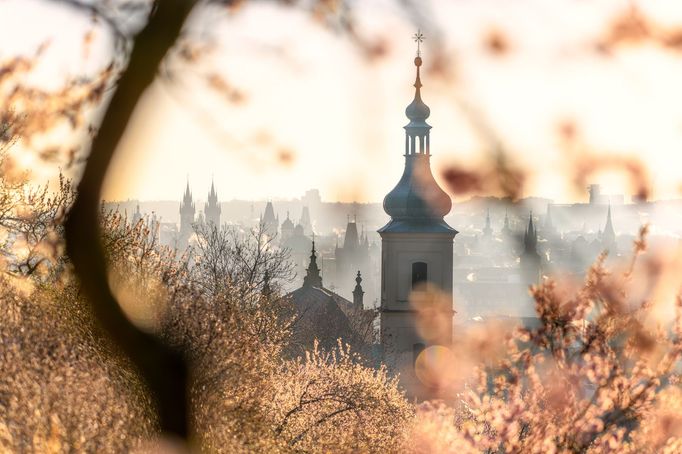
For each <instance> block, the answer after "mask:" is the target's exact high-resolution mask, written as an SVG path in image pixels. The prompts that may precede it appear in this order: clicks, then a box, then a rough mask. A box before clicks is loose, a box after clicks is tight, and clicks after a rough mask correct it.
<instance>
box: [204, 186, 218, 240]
mask: <svg viewBox="0 0 682 454" xmlns="http://www.w3.org/2000/svg"><path fill="white" fill-rule="evenodd" d="M204 217H205V218H206V224H213V225H214V226H216V228H220V203H218V193H217V192H216V190H215V185H214V184H213V181H211V190H210V191H209V192H208V202H206V207H205V208H204Z"/></svg>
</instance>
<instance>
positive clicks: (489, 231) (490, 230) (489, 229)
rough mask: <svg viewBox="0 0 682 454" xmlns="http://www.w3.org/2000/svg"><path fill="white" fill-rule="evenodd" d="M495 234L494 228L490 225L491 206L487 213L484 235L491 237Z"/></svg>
mask: <svg viewBox="0 0 682 454" xmlns="http://www.w3.org/2000/svg"><path fill="white" fill-rule="evenodd" d="M492 236H493V228H492V227H491V226H490V208H488V211H487V212H486V215H485V227H483V237H484V238H491V237H492Z"/></svg>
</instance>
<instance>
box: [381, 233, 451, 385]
mask: <svg viewBox="0 0 682 454" xmlns="http://www.w3.org/2000/svg"><path fill="white" fill-rule="evenodd" d="M381 237H382V258H381V260H382V266H381V269H382V277H381V281H382V284H381V309H380V311H381V315H380V318H381V345H382V349H383V357H384V358H383V359H384V363H385V364H386V365H387V367H388V368H389V369H390V370H391V371H392V372H394V373H400V377H401V385H403V386H404V387H405V389H406V391H407V392H408V393H409V394H411V395H414V396H420V395H424V394H427V391H428V390H425V389H423V387H422V385H421V383H420V381H419V380H418V378H417V376H416V374H415V371H414V361H415V359H416V357H417V356H418V354H419V352H420V351H421V350H423V349H424V348H427V347H429V346H431V345H448V344H450V342H451V341H452V316H453V311H452V262H453V238H454V234H453V233H442V234H434V233H428V234H427V233H416V232H415V233H386V232H384V233H382V234H381ZM417 262H422V263H426V266H427V268H426V269H427V276H426V281H425V283H426V284H428V285H430V286H433V287H434V288H436V289H437V290H438V291H439V294H440V297H441V298H442V300H440V304H443V303H444V304H445V306H446V307H440V308H439V310H438V317H440V318H441V319H440V320H439V323H438V324H439V326H440V327H442V331H439V332H440V333H441V335H437V333H433V332H431V333H424V334H426V337H431V336H436V337H435V338H434V337H431V338H430V339H427V338H425V336H423V335H422V334H420V331H419V326H418V320H419V319H420V312H419V311H418V310H417V308H415V307H414V305H413V304H412V303H411V301H410V295H411V294H412V292H413V290H414V291H420V289H423V287H422V286H421V285H416V286H415V287H414V289H413V285H412V282H413V264H414V263H417ZM422 285H423V284H422Z"/></svg>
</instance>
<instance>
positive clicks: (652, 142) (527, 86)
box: [0, 0, 682, 201]
mask: <svg viewBox="0 0 682 454" xmlns="http://www.w3.org/2000/svg"><path fill="white" fill-rule="evenodd" d="M428 3H429V7H430V11H429V8H426V9H425V11H429V15H428V17H427V18H425V19H422V20H421V22H422V23H420V24H415V23H414V21H413V20H412V18H408V17H407V16H406V14H405V12H404V11H399V10H396V9H395V6H393V5H392V4H388V3H387V2H382V1H378V0H377V1H373V2H362V3H361V4H358V5H357V6H356V8H357V11H356V12H355V15H356V17H357V21H358V33H359V34H360V35H362V36H365V37H366V38H367V39H368V40H372V42H376V43H380V44H381V46H383V48H384V49H385V52H380V53H379V55H377V56H375V57H368V56H367V55H366V54H365V53H364V50H362V49H360V47H359V45H358V44H356V43H354V42H353V41H352V40H351V39H350V38H349V37H348V36H347V35H346V34H344V33H341V32H338V33H336V32H334V31H332V30H330V28H329V27H326V26H323V25H322V24H320V23H319V22H318V21H316V20H315V19H314V18H313V17H312V16H311V15H310V14H308V13H306V12H302V11H297V10H293V9H286V8H284V7H280V6H277V5H275V4H271V3H262V4H261V3H253V4H252V3H248V4H246V5H244V6H243V7H240V8H238V9H237V10H235V11H234V12H232V13H229V14H228V13H225V14H224V16H223V17H218V18H216V17H212V18H211V19H210V20H207V19H206V17H203V16H205V15H202V14H201V13H197V14H196V16H197V17H195V23H196V24H195V26H196V27H213V28H212V29H211V34H212V37H213V38H215V44H214V45H213V46H212V47H211V49H210V50H209V51H208V52H207V57H206V58H207V60H206V61H207V62H210V64H206V62H204V64H197V65H196V67H192V68H185V69H187V70H185V71H182V74H181V75H180V77H178V78H177V79H176V80H174V81H172V82H171V81H168V80H160V81H157V83H155V84H154V86H153V87H152V89H150V90H149V91H148V93H147V94H146V96H145V97H144V99H143V102H142V103H141V104H140V105H139V107H138V110H137V112H136V115H135V116H134V118H133V119H132V122H131V123H130V125H129V128H128V131H127V133H126V135H125V138H124V140H123V141H122V143H121V145H120V147H119V150H118V152H117V155H116V156H115V162H114V164H113V166H112V168H111V170H110V172H109V176H108V179H107V184H106V189H105V192H104V198H106V199H108V200H125V199H142V200H179V199H180V197H181V194H182V191H183V189H184V186H185V182H186V180H187V179H189V182H190V185H191V187H192V189H193V191H195V193H196V194H198V195H199V197H200V198H203V197H205V194H206V193H207V191H208V188H209V186H210V181H211V178H213V179H214V181H215V183H216V187H217V190H218V193H219V196H220V198H221V199H222V200H230V199H249V200H263V199H280V198H294V197H300V196H301V195H302V194H303V193H304V191H305V190H307V189H310V188H319V189H320V191H321V194H322V199H323V200H328V201H335V200H340V201H351V200H356V201H380V200H381V199H382V198H383V196H384V195H385V194H386V193H387V191H388V190H390V189H391V188H392V186H393V185H394V183H395V181H396V179H397V178H398V177H399V175H400V173H401V169H402V165H403V160H402V154H403V144H404V133H403V131H402V126H404V124H405V123H406V118H405V114H404V109H405V106H406V105H407V104H408V103H409V102H410V100H411V98H412V93H413V88H412V84H413V81H414V66H413V64H412V59H413V57H414V52H415V48H414V43H413V42H412V40H411V35H412V34H413V33H414V31H415V29H416V28H417V26H419V27H421V29H422V31H423V33H424V34H425V36H426V41H425V43H424V46H423V57H424V61H425V68H426V71H425V74H424V75H423V78H422V81H423V83H424V88H423V97H424V100H425V101H426V102H427V103H428V104H429V106H430V107H431V116H430V118H429V123H430V124H431V125H432V126H433V131H432V142H431V143H432V153H433V168H434V173H435V174H436V177H437V178H438V179H440V178H441V176H440V171H441V170H442V169H443V168H444V167H445V166H448V165H452V164H455V165H458V166H468V165H474V164H476V163H479V162H482V161H483V160H484V159H485V157H486V156H487V153H489V150H488V148H489V147H488V146H487V145H486V144H485V142H484V141H482V140H481V138H480V137H479V135H477V134H478V133H477V132H476V130H475V129H474V128H472V125H471V119H470V117H469V116H467V115H466V113H463V110H462V103H461V101H462V100H464V102H465V103H466V104H468V105H470V106H473V107H474V108H475V109H476V111H478V112H479V113H480V115H481V117H482V118H484V119H485V121H486V122H487V123H488V124H490V125H491V127H492V128H494V130H495V132H496V134H497V136H499V137H501V138H502V139H503V141H504V145H505V146H506V147H507V149H508V151H510V156H511V158H512V160H513V162H515V163H516V164H517V165H518V166H520V167H521V168H522V169H524V170H528V171H530V181H529V185H527V186H526V187H525V188H524V193H525V195H538V196H544V197H547V198H551V199H554V200H557V201H570V200H575V199H580V200H584V199H585V197H586V193H584V192H577V191H575V190H573V188H572V186H571V181H567V177H566V175H565V174H562V170H563V164H564V161H565V156H564V154H563V152H562V151H561V149H560V147H559V145H558V142H559V138H558V131H559V127H560V125H561V124H563V123H564V122H567V121H568V122H571V123H574V124H575V125H576V127H577V129H578V131H579V132H580V134H581V135H582V138H583V140H584V142H585V143H586V144H587V145H588V146H589V147H590V149H591V150H593V151H594V152H595V153H598V154H616V155H627V156H635V157H639V158H641V160H642V161H643V162H644V163H645V164H646V166H647V167H648V169H649V172H650V174H651V175H653V176H654V178H653V196H654V197H655V198H676V197H677V196H678V194H679V183H678V181H679V180H680V177H681V176H682V175H680V168H682V166H681V165H680V164H682V163H681V162H680V158H679V156H680V154H679V150H680V149H682V90H681V89H680V87H679V77H678V75H679V74H680V73H681V72H682V59H680V58H679V54H677V53H676V52H675V51H673V50H668V49H664V48H663V47H661V46H657V45H655V44H650V43H642V44H633V45H631V46H626V47H623V48H619V49H617V50H616V51H614V54H613V55H611V56H610V57H609V58H604V57H603V56H602V55H600V54H599V53H598V52H597V51H596V50H595V44H594V43H595V42H597V41H598V40H599V37H600V34H602V33H603V28H604V27H603V26H604V24H605V23H607V24H608V23H609V22H610V21H612V20H613V18H614V17H615V16H616V15H617V14H618V13H620V12H621V9H622V7H623V5H622V4H620V2H576V1H572V0H571V1H569V0H564V1H555V2H551V4H549V3H547V2H544V1H541V0H524V1H517V2H513V3H510V2H507V1H503V0H500V1H489V2H477V1H458V2H446V1H442V2H441V1H432V2H428ZM643 6H645V10H646V11H647V13H648V14H649V15H650V16H651V17H652V18H653V20H655V21H657V23H659V24H660V25H661V26H665V24H667V23H672V22H673V21H675V20H679V18H680V17H682V5H680V4H679V2H675V1H674V0H670V1H656V2H647V3H646V5H643ZM41 8H42V9H45V10H46V11H50V13H49V14H40V15H35V14H33V12H35V11H37V10H38V9H41ZM22 17H23V18H24V20H21V19H18V18H22ZM55 17H58V18H59V20H54V19H53V18H55ZM64 23H69V24H71V25H72V26H69V27H66V28H67V30H68V31H67V32H64V29H65V27H64ZM91 28H92V26H91V25H90V24H89V22H88V18H85V17H83V16H82V13H80V12H77V11H75V10H74V11H69V10H68V9H64V8H60V7H57V6H56V5H54V4H52V3H51V2H41V1H35V0H30V1H27V0H21V1H18V0H6V1H4V2H2V3H1V4H0V39H2V42H3V43H6V44H5V45H4V46H3V47H4V49H3V55H2V57H3V58H6V57H8V56H9V55H11V53H12V52H30V51H31V50H32V49H35V47H36V46H37V45H38V44H40V43H41V42H45V41H46V40H49V42H50V43H51V47H50V48H49V49H48V51H47V55H48V56H49V58H48V59H46V60H45V61H44V62H42V63H41V66H40V71H43V72H45V73H46V74H50V75H51V76H53V75H55V74H60V75H61V74H67V73H69V74H71V75H73V72H74V68H83V69H84V70H86V69H87V68H96V67H97V65H98V63H99V64H101V63H102V62H105V61H107V56H108V52H107V50H108V49H109V47H110V42H111V41H110V38H109V37H107V36H106V28H105V27H98V28H97V29H96V32H95V34H94V37H93V40H92V42H91V43H90V44H89V48H88V49H87V53H86V50H85V49H84V50H83V53H82V54H81V53H76V54H74V52H73V49H74V48H76V49H80V48H83V47H84V45H83V44H82V43H80V41H81V40H82V36H83V34H84V33H86V32H87V31H88V30H90V29H91ZM490 33H494V34H499V35H500V36H502V37H503V39H504V42H503V45H504V46H505V51H504V52H503V53H501V54H499V55H498V54H495V53H492V52H490V51H489V50H488V49H487V48H486V36H488V34H490ZM74 43H76V44H75V45H74ZM436 50H439V51H442V52H443V53H444V55H445V56H446V57H448V58H449V59H452V61H453V62H454V64H453V66H452V67H453V68H455V71H456V74H455V76H454V77H452V78H447V77H443V76H442V75H441V74H438V73H434V71H433V70H430V68H432V67H430V66H429V65H430V64H432V63H433V61H432V60H430V58H431V57H432V56H433V55H434V53H435V51H436ZM84 55H85V56H87V59H86V60H85V62H84V61H83V57H84ZM74 60H78V61H79V63H78V64H74V63H73V62H74ZM184 65H185V66H187V64H186V63H184ZM207 68H210V69H207ZM214 72H218V73H219V75H220V77H221V78H222V79H223V80H225V81H227V83H229V84H230V86H231V87H233V88H232V89H233V90H235V93H236V98H237V100H236V102H235V100H234V99H233V100H228V99H227V96H225V95H223V94H222V93H221V92H219V91H216V90H214V89H212V88H211V87H210V84H209V83H207V78H210V77H211V75H212V73H214ZM25 164H27V165H28V166H32V165H33V164H32V162H31V161H30V160H28V162H25ZM50 171H51V172H54V171H55V170H54V169H50ZM46 176H50V174H49V172H48V173H47V174H46ZM595 180H596V181H594V182H595V183H601V184H602V186H603V187H604V188H605V191H606V192H609V193H622V194H626V199H629V194H630V188H629V187H628V185H627V181H626V179H625V178H623V177H622V175H617V174H610V173H603V174H598V175H595Z"/></svg>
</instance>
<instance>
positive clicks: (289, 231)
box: [282, 211, 296, 241]
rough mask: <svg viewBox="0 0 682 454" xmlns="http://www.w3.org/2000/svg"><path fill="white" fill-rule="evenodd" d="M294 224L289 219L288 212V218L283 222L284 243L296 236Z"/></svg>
mask: <svg viewBox="0 0 682 454" xmlns="http://www.w3.org/2000/svg"><path fill="white" fill-rule="evenodd" d="M295 228H296V227H295V226H294V223H293V222H291V219H290V218H289V211H287V218H286V219H285V220H284V222H282V241H286V240H288V239H289V238H291V237H292V236H294V229H295Z"/></svg>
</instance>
